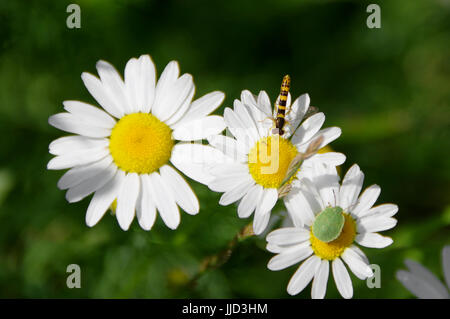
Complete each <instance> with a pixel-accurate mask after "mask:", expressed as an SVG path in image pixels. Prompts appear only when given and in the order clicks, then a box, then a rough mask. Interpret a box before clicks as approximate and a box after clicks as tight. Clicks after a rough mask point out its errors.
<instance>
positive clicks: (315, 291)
mask: <svg viewBox="0 0 450 319" xmlns="http://www.w3.org/2000/svg"><path fill="white" fill-rule="evenodd" d="M329 273H330V263H329V261H328V260H325V259H323V260H321V262H320V266H319V267H318V268H317V270H316V273H315V274H314V279H313V283H312V288H311V298H312V299H323V298H324V297H325V293H326V291H327V282H328V276H329Z"/></svg>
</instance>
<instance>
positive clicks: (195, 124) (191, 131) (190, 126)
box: [172, 115, 226, 141]
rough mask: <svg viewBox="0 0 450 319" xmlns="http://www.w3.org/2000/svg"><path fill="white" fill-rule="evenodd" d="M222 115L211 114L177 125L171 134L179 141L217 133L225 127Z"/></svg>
mask: <svg viewBox="0 0 450 319" xmlns="http://www.w3.org/2000/svg"><path fill="white" fill-rule="evenodd" d="M225 126H226V125H225V122H224V120H223V117H221V116H218V115H211V116H206V117H203V118H200V119H198V120H194V121H191V122H188V123H186V124H184V125H179V126H177V128H176V129H175V130H174V131H173V133H172V136H173V138H174V139H176V140H179V141H195V140H201V139H205V138H207V137H209V136H212V135H216V134H219V133H220V132H222V131H223V130H224V129H225Z"/></svg>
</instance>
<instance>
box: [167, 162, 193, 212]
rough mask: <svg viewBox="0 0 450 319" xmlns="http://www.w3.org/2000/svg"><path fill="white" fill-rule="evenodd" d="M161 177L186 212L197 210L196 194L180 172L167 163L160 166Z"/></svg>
mask: <svg viewBox="0 0 450 319" xmlns="http://www.w3.org/2000/svg"><path fill="white" fill-rule="evenodd" d="M160 172H161V178H162V179H163V180H164V182H165V184H166V185H168V186H169V188H170V189H171V190H172V194H173V195H174V197H175V201H176V202H177V204H178V205H180V207H181V208H182V209H183V210H184V211H185V212H186V213H188V214H191V215H195V214H197V213H198V212H199V209H200V205H199V202H198V198H197V196H195V193H194V191H193V190H192V188H191V187H190V186H189V184H188V183H187V182H186V181H185V180H184V178H183V177H181V176H180V174H179V173H178V172H177V171H175V170H174V169H173V168H172V167H170V166H169V165H164V166H163V167H161V168H160Z"/></svg>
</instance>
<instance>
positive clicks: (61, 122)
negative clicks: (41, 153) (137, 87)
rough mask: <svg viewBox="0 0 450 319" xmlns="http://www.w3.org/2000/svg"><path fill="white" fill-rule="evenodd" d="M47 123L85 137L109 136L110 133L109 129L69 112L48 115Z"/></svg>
mask: <svg viewBox="0 0 450 319" xmlns="http://www.w3.org/2000/svg"><path fill="white" fill-rule="evenodd" d="M48 123H49V124H50V125H51V126H53V127H56V128H57V129H60V130H62V131H66V132H69V133H74V134H79V135H83V136H87V137H109V136H110V135H111V129H107V128H102V127H98V126H94V125H92V124H89V123H86V122H85V121H83V119H82V118H79V117H78V116H75V115H74V114H71V113H58V114H54V115H52V116H50V117H49V119H48Z"/></svg>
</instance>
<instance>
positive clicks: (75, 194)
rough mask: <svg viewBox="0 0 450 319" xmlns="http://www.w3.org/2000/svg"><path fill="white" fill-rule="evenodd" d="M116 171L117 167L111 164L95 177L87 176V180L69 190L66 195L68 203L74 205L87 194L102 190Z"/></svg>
mask: <svg viewBox="0 0 450 319" xmlns="http://www.w3.org/2000/svg"><path fill="white" fill-rule="evenodd" d="M116 171H117V166H116V165H115V164H114V163H111V164H109V165H108V167H106V169H103V170H101V171H99V172H97V173H96V174H95V175H91V176H89V178H87V179H85V180H84V181H82V182H81V183H80V184H78V185H76V186H74V187H72V188H69V190H68V191H67V193H66V199H67V201H68V202H69V203H75V202H78V201H80V200H82V199H83V198H85V197H86V196H88V195H89V194H91V193H93V192H95V191H96V190H98V189H100V188H102V187H103V186H104V185H105V184H106V183H107V182H109V180H110V179H111V178H113V177H114V175H115V174H116Z"/></svg>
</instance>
